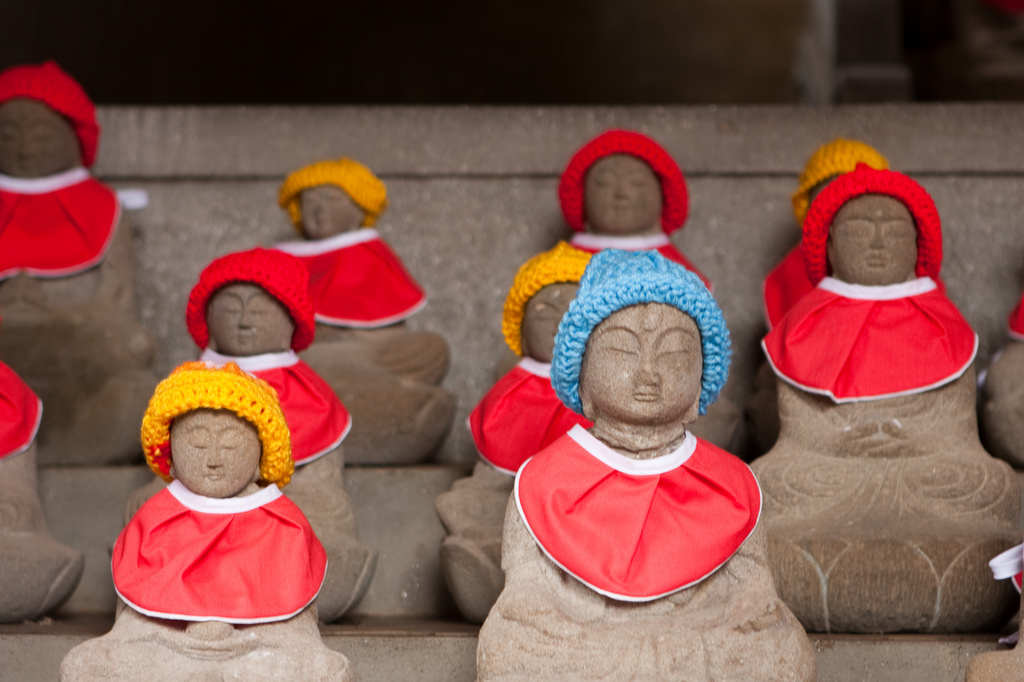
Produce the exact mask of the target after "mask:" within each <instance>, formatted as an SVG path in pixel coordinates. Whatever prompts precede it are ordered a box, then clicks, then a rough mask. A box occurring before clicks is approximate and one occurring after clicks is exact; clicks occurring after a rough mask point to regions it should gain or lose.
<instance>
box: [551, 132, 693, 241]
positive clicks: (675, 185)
mask: <svg viewBox="0 0 1024 682" xmlns="http://www.w3.org/2000/svg"><path fill="white" fill-rule="evenodd" d="M612 154H629V155H631V156H635V157H637V158H638V159H640V160H641V161H643V162H645V163H646V164H647V165H648V166H650V167H651V170H652V171H654V174H655V175H656V176H657V177H658V180H659V181H660V182H661V197H662V208H661V229H663V230H664V231H665V233H666V234H672V233H673V232H675V231H676V230H678V229H679V228H681V227H682V226H683V223H685V222H686V215H687V212H688V211H689V207H690V204H689V201H690V200H689V194H688V193H687V190H686V179H685V178H684V177H683V171H682V170H680V169H679V165H678V164H677V163H676V162H675V160H673V158H672V157H671V156H669V154H668V152H666V151H665V150H664V148H662V146H661V145H659V144H658V143H657V142H655V141H654V140H652V139H651V138H649V137H647V136H646V135H641V134H640V133H635V132H633V131H631V130H609V131H607V132H605V133H602V134H600V135H598V136H597V137H595V138H594V139H593V140H591V141H590V142H588V143H587V144H585V145H583V147H582V148H581V149H580V150H579V151H578V152H576V154H575V155H574V156H573V157H572V159H570V161H569V165H568V166H566V168H565V172H563V173H562V180H561V182H560V183H559V185H558V200H559V201H560V202H561V204H562V215H563V216H565V222H566V223H568V224H569V227H571V228H572V229H574V230H576V231H577V232H581V231H582V230H583V227H584V223H586V215H585V212H586V199H585V195H586V184H587V171H589V170H590V167H591V166H593V165H594V164H595V163H597V162H598V161H599V160H601V159H602V158H604V157H606V156H611V155H612Z"/></svg>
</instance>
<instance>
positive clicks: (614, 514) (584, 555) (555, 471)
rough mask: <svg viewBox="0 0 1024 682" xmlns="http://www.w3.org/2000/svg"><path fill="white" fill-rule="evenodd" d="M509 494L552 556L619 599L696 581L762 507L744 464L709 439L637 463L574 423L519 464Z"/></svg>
mask: <svg viewBox="0 0 1024 682" xmlns="http://www.w3.org/2000/svg"><path fill="white" fill-rule="evenodd" d="M515 496H516V504H517V505H518V508H519V513H520V515H521V516H522V518H523V521H524V522H525V523H526V527H527V528H528V529H529V531H530V533H531V534H532V535H533V537H534V539H535V540H536V541H537V544H539V545H540V547H541V548H542V549H543V550H544V553H545V554H547V555H548V557H549V558H550V559H551V560H552V561H554V562H555V563H556V564H558V565H559V566H560V567H561V568H562V569H563V570H565V571H566V572H567V573H569V574H570V575H572V576H573V577H575V578H576V579H577V580H579V581H580V582H582V583H584V584H585V585H587V586H588V587H590V588H591V589H593V590H594V591H596V592H599V593H600V594H603V595H605V596H608V597H611V598H612V599H618V600H621V601H650V600H653V599H658V598H659V597H664V596H666V595H669V594H671V593H673V592H678V591H679V590H682V589H685V588H687V587H689V586H691V585H693V584H695V583H698V582H700V581H701V580H704V579H705V578H707V577H708V576H709V575H711V574H712V573H714V572H715V571H716V570H718V569H719V568H720V567H721V566H722V565H724V564H725V562H726V561H728V560H729V558H730V557H732V555H733V554H735V553H736V551H737V550H738V549H739V548H740V546H741V545H742V544H743V543H744V542H745V541H746V540H747V538H748V537H749V536H750V534H751V533H752V532H753V531H754V528H755V526H756V525H757V521H758V517H759V516H760V513H761V490H760V488H759V487H758V485H757V480H756V479H755V478H754V475H753V474H752V473H751V471H750V469H749V468H748V467H747V465H746V464H744V463H743V462H742V461H740V460H739V459H738V458H737V457H735V456H733V455H730V454H729V453H727V452H725V451H724V450H720V449H719V448H717V447H715V446H714V445H711V444H710V443H707V442H705V441H703V440H700V439H698V438H694V437H693V436H692V435H688V436H687V439H686V441H685V442H684V444H683V445H682V446H681V447H680V449H679V450H677V451H676V452H674V453H671V454H668V455H665V456H664V457H659V458H658V459H656V460H646V461H637V460H631V459H629V458H627V457H623V456H622V455H619V454H618V453H616V452H614V451H613V450H611V449H610V448H608V447H607V446H606V445H604V444H603V443H601V442H600V441H598V440H597V439H596V438H594V437H593V436H591V435H590V434H589V433H588V432H587V431H585V430H584V429H583V428H582V427H580V426H574V427H573V428H572V430H571V431H570V432H569V433H567V434H565V435H564V436H562V437H561V438H559V439H558V440H556V441H555V442H554V443H553V444H552V445H551V446H549V447H548V448H546V449H544V450H543V451H541V452H540V453H538V454H537V455H536V456H534V457H533V458H531V459H530V460H528V461H527V462H526V464H524V465H523V466H522V468H521V469H520V470H519V474H518V475H517V476H516V488H515Z"/></svg>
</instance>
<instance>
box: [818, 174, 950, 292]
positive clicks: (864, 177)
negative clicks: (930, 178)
mask: <svg viewBox="0 0 1024 682" xmlns="http://www.w3.org/2000/svg"><path fill="white" fill-rule="evenodd" d="M865 194H881V195H884V196H888V197H892V198H893V199H896V200H898V201H899V202H900V203H902V204H903V205H904V206H906V207H907V210H909V211H910V215H911V216H912V217H913V218H914V225H915V227H917V265H916V266H915V268H914V271H915V272H916V273H917V276H918V277H931V278H932V279H937V278H938V276H939V269H940V268H941V266H942V224H941V221H940V220H939V211H938V209H936V208H935V202H934V201H932V198H931V196H929V194H928V192H926V191H925V189H924V188H923V187H921V185H919V184H917V183H916V182H914V181H913V180H911V179H910V178H908V177H907V176H906V175H903V174H902V173H897V172H895V171H888V170H875V169H873V168H871V167H869V166H867V165H865V164H860V165H858V166H857V169H856V170H854V171H853V172H852V173H846V174H845V175H840V176H839V177H838V178H836V179H835V180H833V181H832V182H831V183H829V185H828V186H827V187H825V189H823V190H822V191H821V194H819V195H818V196H817V197H816V198H815V199H814V202H813V203H812V204H811V209H810V210H809V211H808V212H807V219H806V220H804V239H803V246H804V264H805V265H806V267H807V276H808V278H809V279H810V280H811V283H812V284H815V285H817V284H818V282H820V281H821V280H822V279H823V278H824V277H825V276H826V275H827V274H828V253H827V242H828V231H829V230H830V229H831V228H832V221H833V220H835V217H836V214H837V213H838V212H839V209H841V208H842V207H843V206H844V205H845V204H846V202H848V201H850V200H851V199H855V198H857V197H859V196H863V195H865Z"/></svg>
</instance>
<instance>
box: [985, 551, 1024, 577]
mask: <svg viewBox="0 0 1024 682" xmlns="http://www.w3.org/2000/svg"><path fill="white" fill-rule="evenodd" d="M988 567H989V568H991V569H992V577H993V578H995V579H996V580H1006V579H1007V578H1012V577H1013V576H1015V575H1017V574H1018V573H1020V572H1021V571H1022V570H1024V544H1021V545H1017V546H1016V547H1011V548H1010V549H1008V550H1006V551H1005V552H1003V553H1002V554H999V555H998V556H996V557H995V558H993V559H992V560H991V561H989V562H988Z"/></svg>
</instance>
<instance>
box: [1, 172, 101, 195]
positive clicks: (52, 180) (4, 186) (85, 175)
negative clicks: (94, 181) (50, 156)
mask: <svg viewBox="0 0 1024 682" xmlns="http://www.w3.org/2000/svg"><path fill="white" fill-rule="evenodd" d="M91 177H92V174H91V173H89V171H88V170H87V169H85V168H83V167H82V166H79V167H78V168H72V169H71V170H67V171H64V172H62V173H56V174H54V175H46V176H44V177H41V178H15V177H11V176H10V175H2V174H0V190H4V191H5V192H13V193H15V194H49V193H50V192H56V191H57V190H59V189H64V188H66V187H71V186H72V185H77V184H79V183H81V182H85V181H86V180H88V179H89V178H91Z"/></svg>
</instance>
